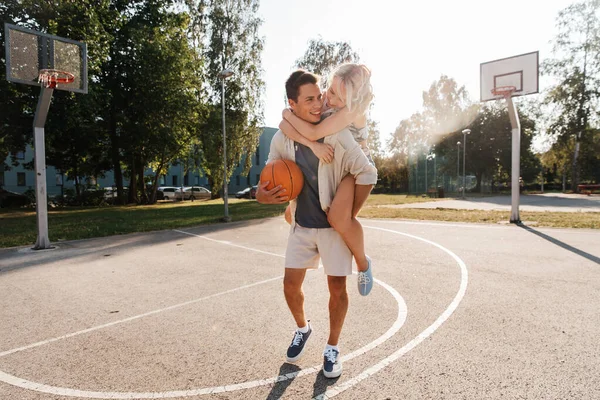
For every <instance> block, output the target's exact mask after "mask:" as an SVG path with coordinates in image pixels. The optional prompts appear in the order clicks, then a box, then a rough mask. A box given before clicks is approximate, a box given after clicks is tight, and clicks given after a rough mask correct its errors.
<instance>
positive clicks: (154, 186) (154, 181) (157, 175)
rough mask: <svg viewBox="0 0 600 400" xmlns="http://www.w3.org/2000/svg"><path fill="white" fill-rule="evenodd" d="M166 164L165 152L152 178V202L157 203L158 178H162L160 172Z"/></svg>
mask: <svg viewBox="0 0 600 400" xmlns="http://www.w3.org/2000/svg"><path fill="white" fill-rule="evenodd" d="M164 165H165V156H164V154H163V157H162V159H161V160H160V164H159V165H158V168H157V169H156V173H155V174H154V178H153V179H152V192H151V193H150V204H156V191H157V190H158V180H159V179H160V172H161V171H162V169H163V167H164Z"/></svg>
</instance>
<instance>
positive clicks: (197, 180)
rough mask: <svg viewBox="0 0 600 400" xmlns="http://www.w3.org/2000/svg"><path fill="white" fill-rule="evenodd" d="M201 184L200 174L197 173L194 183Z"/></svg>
mask: <svg viewBox="0 0 600 400" xmlns="http://www.w3.org/2000/svg"><path fill="white" fill-rule="evenodd" d="M199 184H200V177H199V176H198V175H196V181H195V182H194V185H199Z"/></svg>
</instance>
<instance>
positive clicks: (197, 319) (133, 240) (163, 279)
mask: <svg viewBox="0 0 600 400" xmlns="http://www.w3.org/2000/svg"><path fill="white" fill-rule="evenodd" d="M362 223H363V225H364V228H365V235H366V245H367V249H368V251H369V254H371V256H372V258H373V261H374V265H373V268H374V271H375V276H376V278H377V279H378V281H377V284H376V285H375V287H374V289H373V292H372V293H371V294H370V295H369V296H368V297H365V298H363V297H361V296H359V295H358V293H357V290H356V286H355V285H356V277H355V276H353V277H351V278H349V283H348V290H349V296H350V309H349V312H348V316H347V318H346V324H345V327H344V331H343V333H342V340H341V343H340V347H341V350H342V354H343V355H344V356H345V357H346V358H345V359H344V373H343V375H342V376H341V377H340V378H339V379H334V380H329V379H326V378H325V377H324V376H323V375H322V373H321V372H319V371H320V366H321V363H322V351H323V347H324V346H325V343H326V340H327V332H328V311H327V307H328V305H327V304H328V294H327V286H326V279H325V277H324V275H323V272H322V270H319V271H314V272H309V273H308V274H307V278H306V281H305V285H304V290H305V293H306V306H305V308H306V312H307V315H308V317H309V318H310V319H311V323H312V324H313V327H314V334H313V336H312V337H311V338H310V341H309V342H308V344H307V349H306V353H305V355H304V357H303V358H302V360H300V362H299V363H298V364H297V365H291V364H287V363H285V362H284V354H285V350H286V348H287V346H288V345H289V343H290V341H291V339H292V330H293V327H294V326H293V320H292V318H291V316H290V314H289V311H288V310H287V306H286V304H285V300H284V297H283V294H282V279H281V277H282V275H283V254H284V251H285V247H286V239H287V232H288V227H287V226H286V224H285V223H284V222H283V218H273V219H268V220H264V221H253V222H246V223H232V224H227V225H218V226H209V227H201V228H188V229H183V230H177V231H163V232H154V233H146V234H135V235H125V236H117V237H110V238H101V239H93V240H85V241H75V242H65V243H61V244H60V248H59V249H58V250H54V251H49V252H41V253H39V252H37V253H31V252H28V251H25V250H18V249H8V250H2V251H0V304H2V309H1V310H2V311H1V321H2V323H1V324H0V399H7V400H49V399H50V400H59V399H60V400H65V399H83V398H86V399H89V398H102V399H148V398H152V399H162V398H175V399H207V400H217V399H234V400H248V399H278V398H284V399H294V400H295V399H311V398H319V399H321V398H337V399H345V400H351V399H352V400H354V399H373V400H383V399H415V400H416V399H498V398H507V399H515V398H524V399H600V386H599V385H598V377H599V376H600V341H599V340H598V327H599V326H600V313H598V304H600V246H599V245H598V244H599V243H600V232H599V231H593V230H565V229H537V228H526V227H518V226H512V225H510V226H500V225H478V224H470V225H469V224H448V223H435V222H407V221H396V222H394V221H380V220H362Z"/></svg>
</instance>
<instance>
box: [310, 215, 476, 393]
mask: <svg viewBox="0 0 600 400" xmlns="http://www.w3.org/2000/svg"><path fill="white" fill-rule="evenodd" d="M363 227H364V228H369V229H375V230H380V231H384V232H389V233H395V234H399V235H404V236H408V237H411V238H413V239H417V240H421V241H423V242H425V243H428V244H430V245H432V246H435V247H437V248H438V249H440V250H442V251H444V252H446V253H447V254H449V255H450V257H452V258H453V259H454V260H455V261H456V262H457V263H458V265H459V266H460V272H461V279H460V287H459V289H458V293H457V294H456V296H455V297H454V300H452V302H451V303H450V305H449V306H448V308H446V310H445V311H444V312H443V313H442V315H440V316H439V317H438V318H437V319H436V320H435V321H434V322H433V324H431V325H430V326H429V327H428V328H426V329H425V330H424V331H423V332H421V333H420V334H419V335H418V336H417V337H416V338H414V339H413V340H411V341H410V342H408V343H407V344H405V345H404V346H403V347H402V348H400V349H399V350H397V351H396V352H394V353H392V354H390V355H389V356H388V357H386V358H384V359H383V360H381V361H380V362H378V363H377V364H375V365H373V366H372V367H370V368H367V369H366V370H364V371H363V372H361V373H360V374H359V375H357V376H355V377H354V378H352V379H350V380H348V381H346V382H344V383H342V384H341V385H337V386H334V387H332V388H330V389H328V390H327V391H326V392H325V393H323V394H321V395H319V396H316V397H315V399H317V400H324V399H331V398H333V397H335V396H337V395H338V394H340V393H342V392H344V391H345V390H348V389H350V388H351V387H353V386H355V385H356V384H358V383H360V382H361V381H363V380H365V379H367V378H369V377H371V376H372V375H375V374H376V373H377V372H379V371H381V370H382V369H384V368H385V367H387V366H388V365H390V364H391V363H393V362H394V361H396V360H398V359H399V358H400V357H402V356H404V355H405V354H406V353H408V352H409V351H411V350H412V349H414V348H415V347H417V346H418V345H419V344H421V343H422V342H423V341H424V340H425V339H427V338H428V337H429V336H431V334H433V333H434V332H435V331H436V330H437V329H438V328H439V327H440V326H442V324H443V323H444V322H446V320H447V319H448V318H450V316H451V315H452V313H454V311H456V309H457V308H458V305H459V304H460V302H461V301H462V299H463V297H464V296H465V293H466V291H467V284H468V282H469V272H468V270H467V266H466V265H465V263H464V262H463V260H461V259H460V258H459V257H458V256H457V255H456V254H454V253H453V252H452V251H450V250H448V249H447V248H445V247H444V246H441V245H439V244H437V243H435V242H432V241H430V240H427V239H423V238H421V237H419V236H414V235H410V234H408V233H403V232H398V231H394V230H391V229H385V228H379V227H376V226H363Z"/></svg>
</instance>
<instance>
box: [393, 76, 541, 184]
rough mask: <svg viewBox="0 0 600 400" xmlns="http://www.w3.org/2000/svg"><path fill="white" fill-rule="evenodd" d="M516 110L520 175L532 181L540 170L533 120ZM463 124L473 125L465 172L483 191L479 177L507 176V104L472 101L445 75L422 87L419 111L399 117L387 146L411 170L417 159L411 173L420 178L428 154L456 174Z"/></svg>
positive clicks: (503, 178) (440, 168)
mask: <svg viewBox="0 0 600 400" xmlns="http://www.w3.org/2000/svg"><path fill="white" fill-rule="evenodd" d="M519 112H520V119H521V131H522V133H521V175H522V176H523V179H525V180H532V179H534V178H535V176H536V174H537V173H538V172H539V162H538V159H537V158H536V157H535V156H534V154H533V153H532V151H531V149H530V147H531V140H532V137H533V133H534V132H535V123H534V122H533V119H532V118H531V117H529V116H528V114H527V113H526V112H525V111H524V110H520V111H519ZM466 128H469V129H471V134H470V135H467V140H466V169H465V170H466V171H465V172H466V174H467V175H470V174H473V175H475V176H476V178H477V186H476V188H475V190H476V191H479V190H481V187H482V186H481V185H482V181H483V179H489V180H492V181H495V182H498V181H506V180H508V176H509V173H510V167H511V144H510V143H511V126H510V121H509V118H508V111H507V110H506V107H505V106H504V105H499V106H484V107H480V106H479V105H473V104H471V103H470V101H469V96H468V93H467V91H466V89H465V88H464V87H461V86H459V85H458V84H457V83H456V82H455V81H454V80H453V79H452V78H449V77H448V76H445V75H442V76H441V77H440V79H439V80H437V81H435V82H433V84H432V85H431V86H430V88H429V90H428V91H425V92H423V110H422V111H421V112H418V113H415V114H413V115H412V116H411V117H410V118H407V119H405V120H402V121H401V122H400V124H399V125H398V127H397V128H396V130H395V131H394V133H393V134H392V136H391V138H390V140H389V142H388V146H389V149H390V151H391V152H392V154H394V155H397V156H398V160H399V161H400V162H403V163H405V165H408V164H410V167H411V171H412V170H413V169H415V167H414V166H415V165H416V164H417V163H418V170H416V169H415V173H418V176H419V179H420V180H423V183H424V172H425V171H424V170H425V168H424V165H425V164H424V163H425V158H426V157H427V156H430V155H432V154H435V157H436V163H435V165H436V168H437V172H438V174H446V175H448V176H452V177H457V165H459V166H460V174H462V167H463V166H462V152H463V148H464V143H463V142H464V135H463V133H462V130H463V129H466ZM457 142H461V145H460V160H457V157H458V156H459V153H458V151H457ZM428 165H429V167H430V168H429V170H428V184H434V180H433V175H434V172H433V169H432V168H431V167H432V166H433V163H432V162H431V161H430V162H429V164H428ZM460 174H459V175H460ZM407 176H408V175H407ZM411 179H417V176H416V175H413V176H412V178H411ZM423 183H420V184H419V186H418V188H419V190H418V191H422V190H421V189H422V188H424V187H425V186H424V185H423ZM411 186H412V185H411ZM412 187H416V186H412Z"/></svg>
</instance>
